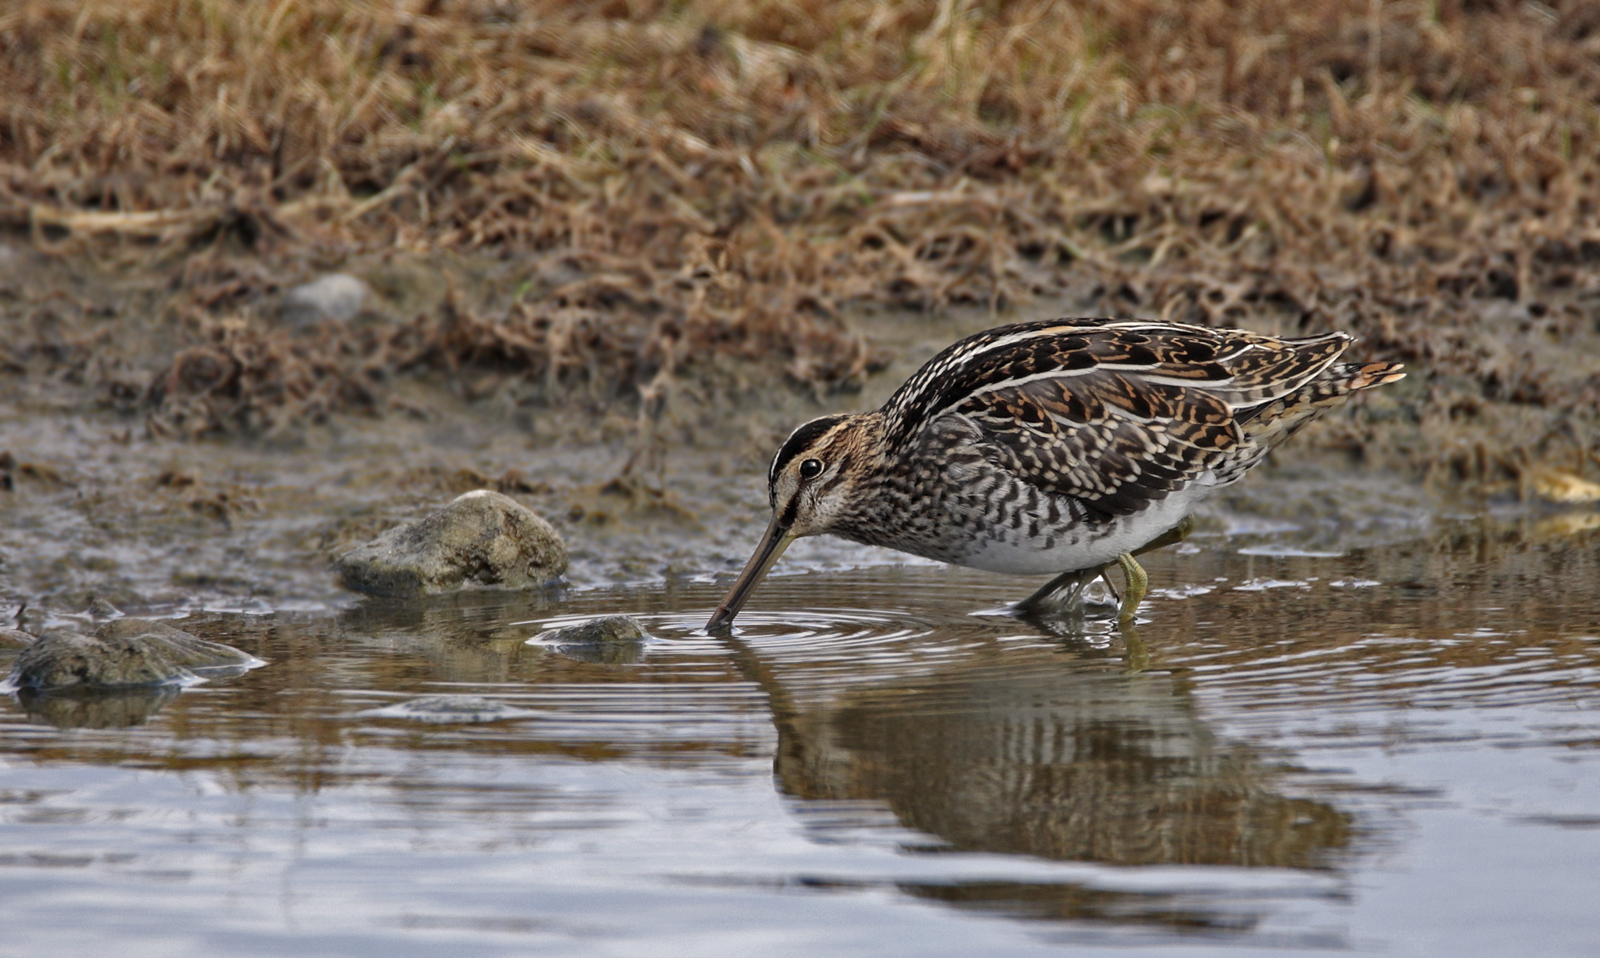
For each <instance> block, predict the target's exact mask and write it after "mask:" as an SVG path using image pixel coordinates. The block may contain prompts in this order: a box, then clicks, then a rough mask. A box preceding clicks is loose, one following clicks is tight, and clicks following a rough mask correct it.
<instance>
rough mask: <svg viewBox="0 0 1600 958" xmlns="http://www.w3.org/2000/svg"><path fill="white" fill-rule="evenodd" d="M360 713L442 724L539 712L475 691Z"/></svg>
mask: <svg viewBox="0 0 1600 958" xmlns="http://www.w3.org/2000/svg"><path fill="white" fill-rule="evenodd" d="M359 714H361V715H366V716H370V717H372V718H396V719H410V720H412V721H415V722H430V723H437V724H441V725H443V724H468V723H477V722H502V721H505V720H506V719H520V718H531V717H532V716H535V715H538V714H539V713H538V712H535V711H533V710H531V709H519V708H517V707H515V706H512V705H507V704H505V703H504V702H496V701H493V700H492V699H486V698H480V697H478V696H476V695H423V696H420V697H418V698H414V699H407V700H406V701H404V702H396V703H395V704H393V705H385V706H383V707H382V708H375V709H367V710H366V711H364V712H361V713H359Z"/></svg>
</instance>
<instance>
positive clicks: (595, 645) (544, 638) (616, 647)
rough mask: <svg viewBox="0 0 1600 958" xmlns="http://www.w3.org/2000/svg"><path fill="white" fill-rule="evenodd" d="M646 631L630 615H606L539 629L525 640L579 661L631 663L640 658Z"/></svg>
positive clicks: (648, 635) (612, 663)
mask: <svg viewBox="0 0 1600 958" xmlns="http://www.w3.org/2000/svg"><path fill="white" fill-rule="evenodd" d="M649 639H650V633H648V632H646V631H645V628H644V626H643V625H641V624H640V622H639V620H638V619H635V618H634V617H633V616H631V615H606V616H601V617H600V618H598V619H590V620H589V621H588V622H582V623H579V624H578V625H570V626H567V627H566V628H561V629H551V630H550V631H548V632H541V633H539V634H538V635H536V636H534V637H533V638H531V639H529V640H528V644H529V645H541V646H544V647H545V648H547V649H550V650H551V651H552V652H555V653H557V654H558V655H564V656H566V657H567V658H569V659H577V660H579V661H581V662H598V663H602V664H605V665H631V664H633V663H634V662H637V661H639V659H641V658H643V657H644V650H645V643H646V642H648V641H649Z"/></svg>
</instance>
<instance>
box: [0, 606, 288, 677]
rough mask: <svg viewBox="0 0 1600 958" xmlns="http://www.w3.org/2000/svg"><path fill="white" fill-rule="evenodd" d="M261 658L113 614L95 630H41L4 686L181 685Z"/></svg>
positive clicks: (241, 667)
mask: <svg viewBox="0 0 1600 958" xmlns="http://www.w3.org/2000/svg"><path fill="white" fill-rule="evenodd" d="M262 664H264V663H262V661H261V660H260V659H257V658H255V657H254V656H252V655H249V654H247V653H245V652H241V651H239V650H238V649H236V648H233V647H232V646H229V645H222V644H221V643H218V642H207V641H206V640H204V639H200V638H196V637H195V636H192V635H190V634H189V633H187V632H184V631H183V630H182V629H176V628H173V627H172V626H170V625H167V624H166V623H163V622H150V621H147V620H144V619H117V620H115V621H113V622H107V623H105V624H104V625H102V626H101V627H100V628H99V629H98V630H97V631H96V633H95V634H94V635H92V636H90V635H84V634H83V633H81V632H74V631H72V630H70V629H57V630H54V631H50V632H46V633H45V634H44V635H43V636H41V637H40V638H39V639H38V641H36V642H34V643H33V644H31V645H29V646H28V648H27V649H25V650H24V651H23V652H22V654H21V655H19V656H17V661H16V664H15V665H14V666H13V667H12V669H11V674H10V676H8V677H7V678H6V681H5V686H6V687H8V688H12V689H39V690H46V689H65V688H122V687H127V686H139V685H186V684H189V683H192V682H197V681H199V680H200V678H201V676H202V675H204V674H228V673H234V674H236V673H238V672H243V671H246V670H248V669H251V668H255V667H256V666H258V665H262Z"/></svg>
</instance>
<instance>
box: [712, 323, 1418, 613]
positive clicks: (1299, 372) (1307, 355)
mask: <svg viewBox="0 0 1600 958" xmlns="http://www.w3.org/2000/svg"><path fill="white" fill-rule="evenodd" d="M1352 341H1353V340H1352V339H1351V337H1350V336H1348V335H1346V334H1344V333H1326V334H1324V335H1321V336H1310V337H1305V338H1301V339H1280V338H1277V337H1274V336H1266V335H1262V334H1259V333H1252V332H1248V331H1245V330H1241V329H1209V328H1207V327H1204V326H1190V325H1185V324H1180V323H1165V322H1156V321H1149V320H1112V319H1061V320H1052V321H1047V322H1035V323H1022V324H1018V325H1014V326H1001V327H998V328H996V329H991V330H987V331H985V332H981V333H978V334H976V335H973V336H969V337H967V338H966V339H963V340H961V341H960V342H958V343H956V344H954V345H953V346H950V347H949V348H947V349H945V350H944V351H943V352H941V353H939V355H937V356H935V357H934V358H933V359H931V360H929V361H928V362H927V364H925V365H924V366H923V367H922V368H921V369H919V370H917V372H916V374H915V375H913V376H912V377H911V378H910V379H909V380H907V381H906V383H905V385H903V386H901V387H900V388H899V389H898V390H896V391H895V393H894V395H893V396H891V397H889V401H888V402H886V403H884V405H883V408H881V409H879V410H877V411H876V412H868V413H859V414H855V415H836V416H823V417H821V418H819V419H813V420H812V421H810V422H808V423H806V424H804V425H802V426H801V427H800V428H798V429H796V430H795V431H794V432H793V433H792V434H791V435H790V436H789V438H788V440H786V441H785V442H784V444H783V446H782V448H780V449H779V450H778V454H777V456H776V457H774V459H773V460H772V467H771V469H770V470H769V471H768V473H767V487H768V492H769V496H770V499H771V502H772V522H771V524H770V525H768V526H767V531H766V533H765V534H764V536H763V538H762V540H761V544H760V545H759V546H757V548H756V550H755V554H754V555H752V556H751V557H750V561H749V563H748V564H747V565H746V566H745V567H744V571H743V572H741V573H739V578H738V579H737V581H735V582H734V584H733V588H732V589H730V590H729V591H728V595H727V597H726V598H724V599H723V600H722V604H721V605H720V606H718V607H717V610H716V612H715V613H714V614H713V615H712V616H711V621H710V622H708V623H707V624H706V627H707V628H708V629H711V630H716V629H722V628H726V627H727V626H728V625H729V624H731V623H732V622H733V619H734V616H736V615H738V614H739V609H740V608H741V607H742V606H743V605H744V603H745V600H746V599H748V598H749V597H750V593H751V591H752V590H753V589H754V588H755V586H756V583H758V582H760V581H761V578H762V576H764V575H765V574H766V573H767V570H768V569H770V568H771V567H772V564H773V563H774V562H776V561H777V559H778V556H779V555H781V554H782V553H783V550H784V549H785V548H786V547H787V546H788V545H789V543H790V542H793V541H794V540H795V539H798V538H800V537H801V536H812V535H820V534H822V533H831V534H833V535H836V536H842V537H844V538H846V539H851V540H854V541H856V542H861V543H865V544H867V545H875V546H887V547H889V548H891V549H898V550H900V551H902V552H909V553H912V554H913V555H919V556H925V557H927V558H930V559H939V560H942V561H945V562H950V563H954V564H956V565H962V566H970V567H972V568H976V569H987V570H989V571H992V572H1006V573H1013V574H1018V575H1025V574H1040V573H1051V572H1054V573H1059V575H1058V576H1057V577H1056V579H1054V580H1052V582H1051V583H1050V584H1049V585H1047V586H1045V588H1043V589H1041V590H1039V592H1037V593H1035V594H1034V596H1033V597H1032V598H1031V599H1029V600H1028V603H1033V602H1037V601H1040V600H1042V599H1043V598H1044V597H1045V596H1047V595H1049V594H1051V593H1053V592H1056V591H1059V590H1061V589H1063V588H1064V587H1067V586H1070V585H1077V586H1079V587H1081V585H1083V584H1084V583H1086V582H1088V581H1090V580H1092V579H1093V578H1094V577H1095V576H1098V575H1100V574H1102V573H1103V572H1104V571H1105V570H1107V569H1109V568H1110V567H1111V566H1113V565H1121V567H1122V568H1123V570H1124V571H1125V573H1126V574H1127V579H1128V582H1127V588H1126V590H1125V592H1124V594H1123V596H1122V606H1121V614H1122V616H1123V617H1124V618H1128V617H1131V616H1132V614H1133V611H1134V609H1136V608H1137V607H1138V604H1139V602H1140V600H1141V599H1142V598H1143V597H1144V593H1145V576H1144V570H1143V569H1142V568H1141V567H1140V566H1139V564H1138V562H1137V561H1135V560H1134V558H1133V555H1134V553H1136V552H1140V551H1143V550H1144V549H1145V548H1146V547H1154V546H1157V545H1162V544H1166V542H1167V541H1173V540H1175V539H1176V538H1178V537H1179V536H1180V534H1181V532H1182V531H1183V527H1184V524H1185V521H1186V520H1187V517H1188V515H1189V512H1190V510H1192V509H1193V508H1194V506H1195V504H1196V503H1197V502H1199V501H1200V499H1202V498H1203V497H1205V496H1206V495H1207V494H1209V493H1211V492H1212V491H1214V490H1216V489H1219V488H1221V487H1223V486H1226V485H1228V484H1229V483H1232V482H1235V481H1237V480H1238V479H1239V478H1240V477H1242V476H1243V475H1244V474H1245V472H1247V471H1248V470H1249V469H1250V468H1251V467H1252V466H1254V465H1255V464H1256V463H1258V462H1260V461H1261V459H1262V457H1264V456H1265V455H1266V454H1267V452H1268V451H1270V450H1271V449H1272V448H1273V447H1274V446H1276V445H1278V444H1279V443H1281V442H1283V441H1284V440H1285V439H1288V438H1289V437H1290V436H1291V435H1293V434H1294V433H1295V432H1296V431H1297V430H1298V429H1300V428H1301V427H1302V426H1304V425H1306V424H1307V423H1309V422H1310V421H1311V420H1313V419H1315V418H1316V417H1317V416H1318V415H1320V414H1321V413H1322V412H1323V411H1324V410H1326V409H1328V408H1329V407H1331V406H1334V405H1337V404H1338V403H1340V402H1343V401H1344V399H1345V398H1346V397H1348V396H1349V395H1350V394H1351V393H1353V392H1356V391H1358V390H1362V389H1370V388H1372V387H1373V386H1381V385H1383V384H1385V383H1391V382H1394V381H1395V380H1397V379H1401V378H1403V377H1404V375H1405V374H1404V373H1402V372H1401V371H1400V370H1401V367H1400V366H1399V365H1398V364H1396V363H1340V362H1338V361H1337V360H1338V359H1339V356H1340V355H1341V354H1343V353H1344V351H1345V350H1346V349H1347V348H1348V347H1349V346H1350V344H1351V342H1352ZM1026 604H1027V603H1025V605H1026Z"/></svg>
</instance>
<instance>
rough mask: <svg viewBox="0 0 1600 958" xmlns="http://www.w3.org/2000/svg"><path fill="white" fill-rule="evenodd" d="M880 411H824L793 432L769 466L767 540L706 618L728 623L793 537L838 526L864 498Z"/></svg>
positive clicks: (713, 624)
mask: <svg viewBox="0 0 1600 958" xmlns="http://www.w3.org/2000/svg"><path fill="white" fill-rule="evenodd" d="M875 423H876V418H875V414H872V413H868V414H865V415H853V416H852V415H839V416H823V417H821V418H819V419H813V420H811V421H810V422H808V423H806V424H805V425H803V426H801V427H800V428H798V429H796V430H795V431H794V432H792V433H790V434H789V438H788V439H786V440H785V441H784V443H783V445H782V446H781V447H780V448H779V449H778V454H777V455H776V456H774V457H773V459H772V466H771V468H770V469H768V470H767V497H768V499H769V500H770V501H771V503H772V522H771V523H770V524H768V526H767V531H766V533H765V534H764V535H763V536H762V538H761V544H760V545H759V546H757V547H756V551H755V553H754V554H753V555H752V556H751V557H750V561H749V562H748V563H746V565H745V567H744V571H743V572H741V573H739V578H738V579H737V580H735V581H734V583H733V588H732V589H730V590H729V591H728V595H727V597H726V598H724V599H723V600H722V604H721V605H720V606H718V607H717V611H716V612H715V613H714V614H713V615H712V616H711V621H710V622H708V623H706V628H707V629H721V628H725V627H727V626H728V625H730V624H731V623H732V622H733V617H734V616H736V615H738V614H739V609H740V608H741V607H743V606H744V603H745V600H746V599H748V598H749V597H750V593H751V592H752V591H754V590H755V587H756V583H758V582H760V581H761V578H762V576H765V575H766V574H767V570H768V569H770V568H772V565H773V563H775V562H777V561H778V556H780V555H782V554H783V550H784V549H786V548H788V547H789V543H791V542H793V541H794V540H796V539H798V538H800V537H802V536H814V535H819V534H821V533H824V532H830V531H832V530H833V529H834V528H835V526H836V525H837V524H838V523H839V521H840V519H841V518H842V517H843V516H845V515H846V514H847V513H849V512H850V509H851V505H852V503H854V502H855V501H856V500H857V498H858V495H859V493H858V490H857V484H858V482H859V481H860V479H861V477H862V476H864V475H865V474H867V473H868V472H869V471H870V469H869V462H870V458H871V456H872V455H873V450H872V447H873V444H874V441H875V437H876V432H875V430H874V428H873V427H874V425H875Z"/></svg>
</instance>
